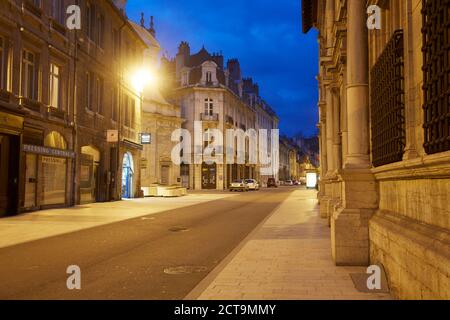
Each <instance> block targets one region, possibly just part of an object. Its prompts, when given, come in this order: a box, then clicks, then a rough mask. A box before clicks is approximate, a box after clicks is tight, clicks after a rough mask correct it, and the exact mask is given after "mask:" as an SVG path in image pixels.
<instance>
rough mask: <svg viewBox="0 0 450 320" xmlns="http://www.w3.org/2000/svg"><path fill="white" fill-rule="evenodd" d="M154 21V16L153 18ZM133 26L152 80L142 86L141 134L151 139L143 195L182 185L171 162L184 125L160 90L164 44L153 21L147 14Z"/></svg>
mask: <svg viewBox="0 0 450 320" xmlns="http://www.w3.org/2000/svg"><path fill="white" fill-rule="evenodd" d="M151 21H152V22H153V18H151ZM131 24H132V26H133V27H134V28H135V30H136V31H137V32H138V34H139V35H140V36H141V38H142V39H143V40H144V41H145V42H146V44H147V49H146V50H145V51H144V63H143V70H148V72H149V74H148V75H147V76H148V77H149V78H150V79H149V80H150V81H149V82H148V83H147V85H145V86H144V88H143V106H142V120H141V127H142V134H143V135H145V136H146V137H145V138H146V139H148V140H147V141H146V142H145V144H144V145H143V151H142V159H141V168H140V170H141V186H142V189H143V191H144V195H145V196H146V195H148V192H149V187H150V186H152V185H155V184H159V185H166V186H170V185H181V182H182V181H181V177H180V166H179V165H177V164H176V163H175V162H173V161H172V157H171V153H172V150H173V148H174V147H175V145H176V144H177V142H175V141H172V133H173V132H174V131H175V130H177V129H180V128H181V123H182V118H181V117H180V115H181V113H180V107H179V106H177V105H173V104H170V103H168V102H167V100H166V99H165V98H164V97H163V96H162V94H161V92H160V90H159V81H161V80H159V79H158V71H157V70H156V69H157V65H158V58H159V53H160V51H161V47H160V45H159V43H158V41H157V40H156V36H155V35H156V31H155V29H154V28H153V24H152V23H151V25H150V26H149V28H146V27H145V20H144V14H142V19H141V23H140V25H138V24H135V23H133V22H131Z"/></svg>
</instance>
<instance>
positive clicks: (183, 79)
mask: <svg viewBox="0 0 450 320" xmlns="http://www.w3.org/2000/svg"><path fill="white" fill-rule="evenodd" d="M188 84H189V73H187V72H184V73H183V74H182V76H181V85H182V86H187V85H188Z"/></svg>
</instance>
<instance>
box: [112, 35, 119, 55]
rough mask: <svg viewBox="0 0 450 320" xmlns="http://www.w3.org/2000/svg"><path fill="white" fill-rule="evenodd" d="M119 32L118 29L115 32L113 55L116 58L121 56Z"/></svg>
mask: <svg viewBox="0 0 450 320" xmlns="http://www.w3.org/2000/svg"><path fill="white" fill-rule="evenodd" d="M119 42H120V41H119V31H118V30H117V29H114V30H113V55H114V58H117V57H118V56H119Z"/></svg>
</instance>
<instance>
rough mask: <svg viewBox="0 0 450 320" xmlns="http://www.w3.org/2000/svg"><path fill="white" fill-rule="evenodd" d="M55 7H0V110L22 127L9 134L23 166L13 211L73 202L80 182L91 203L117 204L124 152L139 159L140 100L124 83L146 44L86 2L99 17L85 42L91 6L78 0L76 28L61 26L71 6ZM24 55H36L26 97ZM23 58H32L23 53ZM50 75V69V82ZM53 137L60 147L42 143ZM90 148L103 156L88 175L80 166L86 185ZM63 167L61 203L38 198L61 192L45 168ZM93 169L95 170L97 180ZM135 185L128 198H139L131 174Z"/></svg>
mask: <svg viewBox="0 0 450 320" xmlns="http://www.w3.org/2000/svg"><path fill="white" fill-rule="evenodd" d="M59 3H60V4H61V8H60V11H58V12H57V13H55V12H53V11H52V6H51V1H40V5H39V6H36V5H33V4H32V2H31V1H19V0H14V1H2V2H1V3H0V12H1V13H0V37H1V38H2V43H3V44H4V48H3V47H2V49H5V50H2V51H3V53H4V55H3V61H2V62H3V66H4V67H5V68H3V69H2V74H1V75H0V79H2V81H1V82H0V83H1V97H2V99H1V100H2V101H1V102H0V109H1V111H0V112H2V113H4V114H7V115H8V117H11V116H12V115H18V116H19V117H21V118H22V119H23V123H22V126H21V127H20V128H17V132H15V133H14V134H15V135H18V136H19V137H20V139H21V147H20V152H19V154H17V159H18V160H19V162H20V177H19V182H18V193H19V200H18V210H13V211H28V210H36V209H40V208H45V207H49V206H51V207H53V206H69V205H74V204H78V203H80V200H81V199H80V198H81V197H80V188H81V185H80V183H85V182H86V183H90V184H91V187H92V189H93V190H92V201H107V200H113V199H120V198H121V178H120V177H121V170H122V169H121V168H122V159H123V155H124V153H125V152H130V153H131V154H133V155H134V158H135V159H136V161H135V163H136V165H139V161H140V156H139V153H140V148H141V146H140V145H139V144H138V142H139V141H138V133H139V132H140V114H141V105H140V97H139V95H138V94H137V93H136V92H135V89H134V88H132V86H131V85H130V83H131V82H130V81H129V80H130V76H131V74H132V70H134V69H135V67H136V65H139V64H140V61H141V60H142V58H140V56H142V51H143V49H144V47H145V44H144V43H143V42H142V41H141V40H140V38H139V37H138V36H137V35H136V34H135V33H134V31H133V29H132V28H131V26H130V25H128V24H127V23H126V22H127V19H126V17H125V16H124V15H123V14H122V13H120V11H119V10H118V9H117V8H116V7H114V5H113V3H112V2H110V1H99V2H97V1H95V2H94V1H91V2H90V5H91V8H92V9H94V10H95V13H96V15H95V16H94V15H92V17H93V18H95V19H93V24H92V26H93V27H92V33H91V36H90V37H89V36H88V35H87V28H86V27H85V26H87V21H88V18H87V3H88V2H87V1H79V5H80V6H81V13H82V21H83V23H82V26H84V27H83V28H82V30H80V31H71V30H67V29H66V27H65V17H66V14H65V9H66V7H67V6H68V5H70V4H72V3H71V2H70V1H66V0H62V1H61V2H59ZM22 7H23V9H22ZM94 20H95V21H94ZM124 23H125V24H124ZM122 25H123V28H122V29H121V33H122V37H121V38H122V39H123V41H122V42H120V43H117V41H116V42H114V37H113V34H114V31H118V30H119V29H120V27H121V26H122ZM3 40H4V41H3ZM115 47H117V50H115V49H114V48H115ZM126 48H128V49H126ZM25 50H26V51H30V52H31V53H32V54H34V58H33V60H34V61H33V63H34V70H35V71H34V72H33V73H32V74H33V76H34V81H33V84H34V87H35V89H34V90H32V91H33V93H32V94H27V92H26V91H24V89H23V88H25V87H26V86H25V85H24V83H25V82H24V79H25V76H23V75H21V72H25V71H24V70H28V69H27V68H24V67H23V66H24V64H25V63H26V62H25V60H24V56H23V52H24V51H25ZM5 52H6V53H5ZM27 57H33V56H32V55H30V54H27ZM27 63H29V62H27ZM51 70H54V72H53V77H51V76H52V73H51ZM56 73H58V76H56ZM86 73H91V80H92V81H91V85H90V86H89V88H90V92H91V94H90V95H89V96H90V98H91V99H90V103H89V102H88V100H87V96H88V94H87V93H88V92H89V91H88V89H87V87H88V86H87V81H86V80H87V76H86ZM51 78H53V79H56V78H58V82H59V102H58V103H56V102H53V100H52V96H51V94H50V93H51V88H52V87H51V80H50V79H51ZM125 96H127V97H128V98H127V99H128V101H129V103H130V104H131V101H134V106H135V108H134V109H133V110H130V109H131V108H129V109H128V111H129V112H128V115H129V119H130V121H129V122H128V123H124V119H125V115H124V111H125V108H124V101H125V100H124V99H125ZM113 110H114V112H113ZM113 113H115V114H116V116H113ZM132 114H133V115H132ZM119 123H120V124H121V125H120V126H119ZM7 127H8V125H6V124H1V125H0V131H2V132H3V131H5V130H8V132H11V131H9V129H7ZM108 129H118V130H119V136H120V140H121V143H120V146H118V144H117V143H116V144H112V143H107V141H106V132H107V130H108ZM54 132H57V133H58V134H59V135H61V136H62V137H63V139H62V140H64V141H65V145H61V144H60V143H59V144H55V143H54V142H55V141H52V139H50V140H48V139H47V140H48V141H47V140H46V138H47V137H48V136H49V134H50V135H51V136H52V135H54ZM58 139H59V138H58ZM87 146H92V147H94V148H95V149H96V150H97V151H98V152H99V153H100V154H101V158H100V160H99V161H98V163H92V164H91V166H90V167H91V169H90V171H89V172H88V171H86V170H85V169H86V167H87V166H86V163H84V164H85V166H84V168H83V170H84V171H83V178H85V179H86V181H81V180H80V175H81V169H82V163H81V160H80V159H81V158H82V155H81V150H82V148H83V147H87ZM60 148H64V150H62V151H61V150H60ZM84 156H85V155H84ZM27 159H28V160H27ZM85 159H86V157H85ZM27 162H28V163H27ZM33 163H36V168H37V172H36V174H33V177H30V170H31V169H30V170H29V168H31V167H32V166H34V164H33ZM63 163H65V166H66V168H65V170H64V171H65V173H66V174H65V177H64V178H65V181H66V182H65V185H66V186H65V190H64V191H63V192H64V193H65V199H64V201H48V200H45V199H43V195H44V192H48V190H49V189H51V188H52V187H56V186H57V185H58V188H61V186H59V184H60V181H58V179H56V177H53V178H51V177H50V172H53V171H55V170H56V167H53V169H54V170H53V171H52V170H50V169H48V168H49V166H57V165H60V166H63V165H64V164H63ZM46 168H47V169H46ZM94 168H97V169H96V171H95V172H96V174H95V175H94V170H93V169H94ZM46 170H47V171H46ZM58 170H60V171H61V170H62V168H59V169H58ZM60 171H58V173H59V179H60V178H61V175H60V173H61V172H62V171H61V172H60ZM86 175H87V176H86ZM34 176H35V177H34ZM30 181H34V182H30ZM133 181H134V183H133V185H134V187H133V189H134V191H133V196H138V195H139V193H140V192H139V190H140V175H139V170H137V171H136V172H135V174H134V177H133ZM33 186H34V187H33ZM85 187H86V186H85ZM33 189H35V191H33ZM84 189H86V188H84ZM94 189H95V190H94ZM33 192H34V193H35V195H33V194H32V193H33ZM59 193H61V192H59ZM58 197H60V196H58ZM33 198H35V199H36V201H35V203H33V201H32V199H33ZM49 202H51V204H50V205H48V203H49ZM53 202H55V203H53ZM56 202H58V203H56Z"/></svg>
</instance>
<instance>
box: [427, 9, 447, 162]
mask: <svg viewBox="0 0 450 320" xmlns="http://www.w3.org/2000/svg"><path fill="white" fill-rule="evenodd" d="M422 20H423V23H422V38H423V46H422V52H423V59H424V61H423V68H422V69H423V92H424V105H423V109H424V126H423V127H424V131H425V132H424V136H425V142H424V148H425V152H426V153H427V154H434V153H438V152H443V151H447V150H450V109H449V106H450V46H449V37H450V10H449V7H448V1H447V0H423V1H422Z"/></svg>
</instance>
